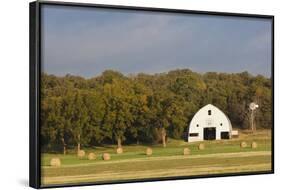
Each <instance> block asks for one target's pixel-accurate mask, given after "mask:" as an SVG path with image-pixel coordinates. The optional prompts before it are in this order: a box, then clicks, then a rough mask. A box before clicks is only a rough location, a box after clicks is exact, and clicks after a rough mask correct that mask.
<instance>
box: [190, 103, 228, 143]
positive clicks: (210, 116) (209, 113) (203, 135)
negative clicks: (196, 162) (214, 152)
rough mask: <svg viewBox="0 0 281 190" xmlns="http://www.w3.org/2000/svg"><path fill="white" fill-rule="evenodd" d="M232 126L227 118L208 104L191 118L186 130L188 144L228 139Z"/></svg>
mask: <svg viewBox="0 0 281 190" xmlns="http://www.w3.org/2000/svg"><path fill="white" fill-rule="evenodd" d="M231 134H232V126H231V122H230V120H229V119H228V117H227V116H226V115H225V114H224V113H223V112H222V111H221V110H220V109H219V108H217V107H216V106H213V105H212V104H208V105H206V106H204V107H203V108H201V109H200V110H199V111H198V112H197V113H196V114H195V115H194V116H193V118H192V120H191V122H190V124H189V129H188V137H187V138H188V142H195V141H203V140H220V139H230V138H231Z"/></svg>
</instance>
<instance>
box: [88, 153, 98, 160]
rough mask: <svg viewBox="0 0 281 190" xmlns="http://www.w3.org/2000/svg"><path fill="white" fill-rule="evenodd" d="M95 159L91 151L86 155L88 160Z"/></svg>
mask: <svg viewBox="0 0 281 190" xmlns="http://www.w3.org/2000/svg"><path fill="white" fill-rule="evenodd" d="M95 159H96V155H95V153H93V152H91V153H90V154H89V155H88V160H95Z"/></svg>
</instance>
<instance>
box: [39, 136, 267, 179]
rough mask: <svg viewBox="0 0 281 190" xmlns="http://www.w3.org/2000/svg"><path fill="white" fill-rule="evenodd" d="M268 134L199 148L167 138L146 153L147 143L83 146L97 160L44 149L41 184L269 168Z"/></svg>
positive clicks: (208, 142)
mask: <svg viewBox="0 0 281 190" xmlns="http://www.w3.org/2000/svg"><path fill="white" fill-rule="evenodd" d="M268 134H269V133H268V131H262V132H260V133H257V134H255V135H252V134H247V133H243V134H241V136H240V137H239V139H233V140H224V141H205V142H203V143H204V144H205V149H204V150H198V144H199V143H187V142H184V141H183V140H174V139H170V140H169V141H168V144H167V147H166V148H163V147H162V146H161V145H154V146H150V147H151V148H152V149H153V154H152V155H151V156H149V157H148V156H146V155H145V150H146V148H147V146H143V145H129V146H123V150H124V153H123V154H116V152H115V150H116V146H113V145H112V146H107V147H95V148H94V149H85V151H86V153H87V154H88V153H89V152H94V153H95V154H96V155H97V159H96V160H87V159H78V158H77V155H76V154H74V153H73V154H67V155H63V154H46V153H44V154H42V176H43V178H42V179H43V184H61V183H77V182H95V181H112V180H118V179H119V180H120V179H136V178H150V177H163V176H180V175H184V176H186V175H196V174H208V173H224V172H241V171H260V170H270V167H271V156H270V151H271V138H270V135H268ZM241 141H246V142H247V143H248V147H247V148H240V142H241ZM253 141H255V142H257V143H258V148H256V149H252V148H251V147H250V145H251V142H253ZM185 147H188V148H190V150H191V155H190V156H183V148H185ZM104 152H107V153H110V154H111V160H110V161H103V160H102V159H101V155H102V153H104ZM259 152H260V153H259ZM232 153H234V154H232ZM268 153H269V154H268ZM232 155H233V156H232ZM53 157H59V158H60V159H61V162H62V166H61V167H58V168H56V167H50V166H49V163H50V159H51V158H53ZM136 174H138V175H136ZM135 175H136V176H135Z"/></svg>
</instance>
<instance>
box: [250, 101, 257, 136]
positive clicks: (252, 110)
mask: <svg viewBox="0 0 281 190" xmlns="http://www.w3.org/2000/svg"><path fill="white" fill-rule="evenodd" d="M258 107H259V105H258V104H256V103H255V102H252V103H250V105H249V108H250V111H251V115H250V126H251V130H252V131H256V126H255V123H254V119H255V115H254V114H255V110H256V109H257V108H258Z"/></svg>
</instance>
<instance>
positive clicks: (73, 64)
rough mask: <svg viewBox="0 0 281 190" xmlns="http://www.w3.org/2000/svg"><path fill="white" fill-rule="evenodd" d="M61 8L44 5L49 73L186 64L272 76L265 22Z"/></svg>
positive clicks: (144, 69) (200, 68)
mask: <svg viewBox="0 0 281 190" xmlns="http://www.w3.org/2000/svg"><path fill="white" fill-rule="evenodd" d="M61 9H63V10H64V12H62V11H59V10H57V9H56V10H55V11H53V10H52V8H48V7H47V8H46V10H45V16H44V17H43V28H42V29H43V30H42V31H43V35H42V36H43V43H42V44H43V70H44V71H46V72H48V73H52V74H57V75H65V74H66V73H71V74H75V75H83V76H86V77H91V76H95V75H98V74H100V73H101V72H102V71H104V70H105V69H115V70H119V71H120V72H123V73H125V74H128V73H137V72H147V73H155V72H165V71H169V70H172V69H178V68H190V69H193V70H195V71H198V72H206V71H223V72H239V71H244V70H248V71H249V72H252V73H254V74H257V73H259V74H264V75H270V61H269V60H268V56H269V55H270V42H268V33H270V27H268V23H267V22H264V21H259V20H245V21H244V20H243V18H241V19H233V18H232V19H228V18H227V17H214V18H213V17H210V16H198V15H197V16H195V15H179V14H168V13H162V14H161V13H148V12H146V13H144V12H130V11H129V12H120V11H119V12H118V11H117V12H114V11H103V10H100V11H95V10H92V9H89V10H87V11H86V13H85V12H84V11H83V10H82V9H81V10H76V9H71V10H67V11H66V10H65V9H67V8H65V7H63V8H61ZM60 13H61V14H60ZM58 14H59V15H58ZM55 18H57V19H55ZM256 57H258V58H259V60H262V63H259V64H260V67H255V62H257V61H258V60H257V59H256ZM257 68H259V70H257ZM267 68H269V69H267ZM265 70H266V72H265Z"/></svg>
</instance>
